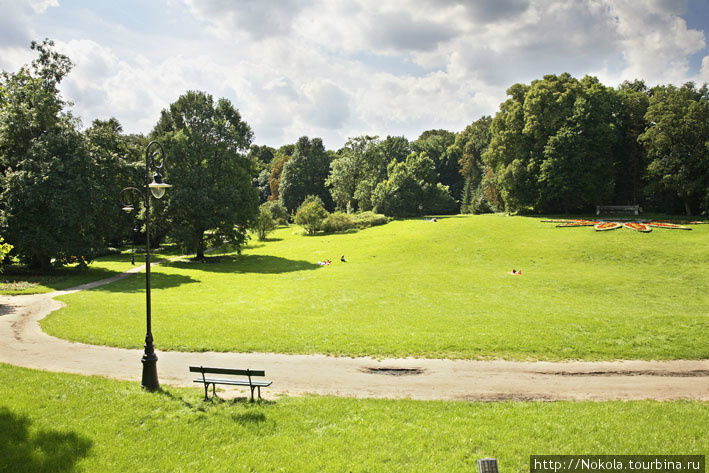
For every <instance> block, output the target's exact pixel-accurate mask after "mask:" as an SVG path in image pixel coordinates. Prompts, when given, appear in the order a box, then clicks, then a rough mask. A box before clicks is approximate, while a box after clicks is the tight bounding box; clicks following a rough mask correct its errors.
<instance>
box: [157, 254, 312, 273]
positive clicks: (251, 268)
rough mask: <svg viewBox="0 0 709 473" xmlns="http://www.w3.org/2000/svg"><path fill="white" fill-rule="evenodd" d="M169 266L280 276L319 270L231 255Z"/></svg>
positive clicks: (284, 260)
mask: <svg viewBox="0 0 709 473" xmlns="http://www.w3.org/2000/svg"><path fill="white" fill-rule="evenodd" d="M169 266H173V267H175V268H183V269H195V270H199V271H207V272H212V273H260V274H278V273H290V272H293V271H305V270H309V269H317V268H318V267H319V266H318V265H317V264H316V263H310V262H308V261H302V260H292V259H287V258H281V257H279V256H270V255H229V256H220V257H219V260H218V261H210V262H206V263H199V262H186V261H173V262H171V263H169Z"/></svg>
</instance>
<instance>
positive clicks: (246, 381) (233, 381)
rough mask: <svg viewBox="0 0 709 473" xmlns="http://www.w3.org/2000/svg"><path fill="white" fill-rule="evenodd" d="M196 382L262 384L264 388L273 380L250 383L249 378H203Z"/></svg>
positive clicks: (239, 384) (236, 384)
mask: <svg viewBox="0 0 709 473" xmlns="http://www.w3.org/2000/svg"><path fill="white" fill-rule="evenodd" d="M194 382H195V383H205V382H206V383H207V384H211V383H217V384H231V385H234V386H261V387H262V388H265V387H268V386H270V385H271V384H272V383H273V381H251V383H250V384H249V381H248V380H247V379H243V380H242V379H210V378H206V379H204V380H202V379H201V378H199V379H195V380H194Z"/></svg>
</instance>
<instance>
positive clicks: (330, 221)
mask: <svg viewBox="0 0 709 473" xmlns="http://www.w3.org/2000/svg"><path fill="white" fill-rule="evenodd" d="M355 226H356V225H355V222H354V219H353V218H352V216H350V215H348V214H346V213H343V212H333V213H331V214H330V215H328V216H327V218H326V219H325V221H324V222H323V224H322V229H323V230H324V231H325V232H326V233H333V232H344V231H346V230H349V229H351V228H355Z"/></svg>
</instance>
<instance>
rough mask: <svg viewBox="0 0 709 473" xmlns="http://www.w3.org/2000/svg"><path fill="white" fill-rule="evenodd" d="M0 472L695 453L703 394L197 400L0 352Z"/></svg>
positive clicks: (428, 464)
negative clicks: (671, 397) (0, 357)
mask: <svg viewBox="0 0 709 473" xmlns="http://www.w3.org/2000/svg"><path fill="white" fill-rule="evenodd" d="M0 378H2V379H5V380H21V383H19V382H18V383H14V382H6V383H2V384H0V471H1V472H12V473H22V472H28V473H29V472H31V473H41V472H68V471H78V472H102V473H103V472H120V473H123V472H129V471H140V472H167V471H169V472H189V473H192V472H197V471H199V472H226V471H228V472H252V471H258V472H270V471H274V472H275V471H278V472H295V473H308V472H344V471H351V472H380V471H381V472H384V471H386V472H392V473H393V472H412V471H415V472H443V471H445V472H451V473H452V472H466V473H469V472H471V471H477V468H476V467H475V461H476V460H477V459H479V458H485V457H496V458H497V459H498V461H499V464H500V470H501V471H504V472H506V473H524V472H528V471H529V455H532V454H583V453H587V454H697V455H706V454H709V436H707V435H706V426H707V425H709V403H706V402H650V401H643V402H600V403H599V402H542V403H539V402H531V403H528V402H521V403H515V402H503V403H468V402H432V401H431V402H423V401H389V400H352V399H339V398H331V397H302V398H288V397H286V398H279V399H277V400H276V401H268V402H263V403H260V404H259V403H249V402H245V401H243V400H237V401H220V400H217V401H215V402H204V401H202V391H201V389H198V388H195V389H176V388H169V389H167V390H166V391H163V392H160V393H153V394H150V393H147V392H145V391H143V390H141V388H140V387H139V386H138V383H126V382H119V381H112V380H106V379H101V378H93V377H82V376H77V375H67V374H55V373H45V372H40V371H34V370H27V369H22V368H15V367H10V366H7V365H2V364H0Z"/></svg>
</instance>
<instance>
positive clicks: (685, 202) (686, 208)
mask: <svg viewBox="0 0 709 473" xmlns="http://www.w3.org/2000/svg"><path fill="white" fill-rule="evenodd" d="M684 211H685V212H686V213H687V217H689V216H690V215H692V209H690V208H689V201H688V200H687V199H684Z"/></svg>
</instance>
